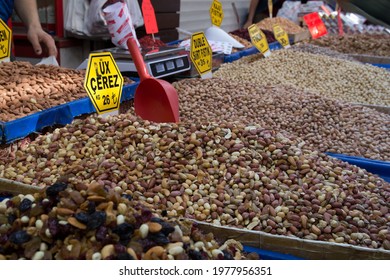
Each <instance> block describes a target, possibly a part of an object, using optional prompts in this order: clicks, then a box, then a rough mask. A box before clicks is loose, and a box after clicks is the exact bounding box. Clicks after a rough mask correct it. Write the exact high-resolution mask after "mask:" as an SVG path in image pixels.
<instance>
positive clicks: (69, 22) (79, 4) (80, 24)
mask: <svg viewBox="0 0 390 280" xmlns="http://www.w3.org/2000/svg"><path fill="white" fill-rule="evenodd" d="M64 4H65V16H64V28H65V30H66V31H68V32H69V33H71V34H72V35H79V36H83V35H85V30H86V29H85V26H84V15H85V13H86V11H87V9H88V7H89V1H76V0H69V1H65V2H64Z"/></svg>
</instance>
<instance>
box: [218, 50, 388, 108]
mask: <svg viewBox="0 0 390 280" xmlns="http://www.w3.org/2000/svg"><path fill="white" fill-rule="evenodd" d="M258 69H261V71H258ZM214 75H215V76H216V77H221V78H224V79H228V80H242V81H251V82H253V83H255V84H256V85H257V86H258V87H261V86H266V85H278V84H280V85H287V86H295V87H298V88H300V89H302V90H309V91H312V92H317V93H318V94H320V95H322V96H327V97H331V98H335V99H338V100H342V101H346V102H352V103H363V104H374V105H386V106H389V105H390V97H389V96H390V95H389V93H390V87H389V82H390V73H389V72H387V71H386V70H384V69H381V68H378V67H374V66H370V65H363V64H360V63H355V62H350V61H345V60H340V59H336V58H332V57H328V56H324V55H317V54H310V53H303V52H297V51H291V50H277V51H274V52H273V53H272V55H271V56H270V57H268V58H267V59H263V57H262V56H261V55H254V56H249V57H244V58H242V59H240V60H238V61H235V62H233V63H229V64H223V65H222V66H221V67H220V68H219V69H218V71H217V72H216V73H215V74H214Z"/></svg>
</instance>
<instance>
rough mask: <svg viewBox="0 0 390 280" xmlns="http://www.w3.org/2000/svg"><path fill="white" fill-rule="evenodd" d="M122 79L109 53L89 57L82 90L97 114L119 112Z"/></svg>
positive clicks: (94, 54)
mask: <svg viewBox="0 0 390 280" xmlns="http://www.w3.org/2000/svg"><path fill="white" fill-rule="evenodd" d="M122 86H123V77H122V74H121V73H120V71H119V69H118V66H117V65H116V63H115V60H114V58H113V57H112V55H111V53H109V52H103V53H93V54H90V55H89V60H88V67H87V72H86V75H85V80H84V88H85V90H86V91H87V92H88V96H89V98H90V99H91V101H92V103H93V106H94V107H95V109H96V111H97V112H98V114H106V113H110V112H113V111H116V110H119V104H120V100H121V96H122Z"/></svg>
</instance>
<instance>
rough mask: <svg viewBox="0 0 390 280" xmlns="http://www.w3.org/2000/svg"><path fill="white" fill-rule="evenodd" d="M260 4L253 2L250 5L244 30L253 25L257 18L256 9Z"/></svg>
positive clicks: (256, 0) (257, 1)
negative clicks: (254, 19)
mask: <svg viewBox="0 0 390 280" xmlns="http://www.w3.org/2000/svg"><path fill="white" fill-rule="evenodd" d="M258 4H259V0H251V3H250V4H249V13H248V19H247V20H246V22H245V24H244V26H243V28H248V27H249V26H250V25H252V23H253V18H254V17H255V13H256V8H257V5H258Z"/></svg>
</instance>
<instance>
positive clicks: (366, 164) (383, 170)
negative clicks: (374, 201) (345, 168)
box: [326, 153, 390, 183]
mask: <svg viewBox="0 0 390 280" xmlns="http://www.w3.org/2000/svg"><path fill="white" fill-rule="evenodd" d="M326 154H327V155H329V156H331V157H334V158H337V159H340V160H342V161H346V162H348V163H350V164H353V165H356V166H358V167H360V168H364V169H366V170H367V171H369V172H371V173H373V174H376V175H378V176H379V177H381V178H383V179H384V180H385V181H386V182H389V183H390V162H388V161H380V160H372V159H367V158H362V157H353V156H347V155H342V154H333V153H326Z"/></svg>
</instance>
